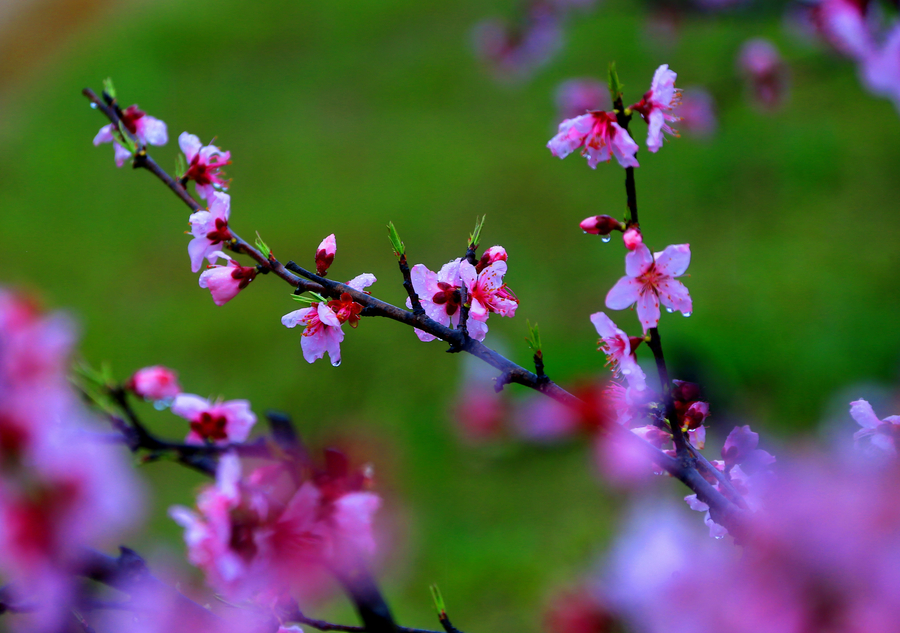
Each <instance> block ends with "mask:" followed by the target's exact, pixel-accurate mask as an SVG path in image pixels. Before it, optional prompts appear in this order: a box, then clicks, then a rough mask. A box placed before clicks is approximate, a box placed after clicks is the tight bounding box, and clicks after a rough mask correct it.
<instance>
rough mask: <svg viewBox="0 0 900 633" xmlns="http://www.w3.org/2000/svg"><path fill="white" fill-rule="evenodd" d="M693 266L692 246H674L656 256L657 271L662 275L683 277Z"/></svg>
mask: <svg viewBox="0 0 900 633" xmlns="http://www.w3.org/2000/svg"><path fill="white" fill-rule="evenodd" d="M690 264H691V245H690V244H673V245H671V246H667V247H666V249H665V250H664V251H663V252H662V253H657V254H656V270H658V271H659V274H661V275H668V276H669V277H681V276H682V275H683V274H684V273H685V271H686V270H687V269H688V266H690Z"/></svg>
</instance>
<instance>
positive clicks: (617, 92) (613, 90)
mask: <svg viewBox="0 0 900 633" xmlns="http://www.w3.org/2000/svg"><path fill="white" fill-rule="evenodd" d="M623 90H625V85H624V84H623V83H622V82H621V81H619V73H618V72H616V62H609V96H610V97H612V101H613V103H615V102H616V101H617V100H618V99H621V98H622V94H623V93H622V91H623Z"/></svg>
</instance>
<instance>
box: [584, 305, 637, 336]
mask: <svg viewBox="0 0 900 633" xmlns="http://www.w3.org/2000/svg"><path fill="white" fill-rule="evenodd" d="M629 305H630V304H629ZM591 323H593V324H594V328H595V329H596V330H597V334H598V335H599V336H600V338H613V337H614V336H617V335H618V334H619V333H620V332H621V333H622V334H625V333H624V332H622V330H620V329H619V328H618V327H616V324H615V323H613V322H612V319H610V318H609V317H608V316H606V314H604V313H603V312H594V314H592V315H591ZM626 338H627V337H626Z"/></svg>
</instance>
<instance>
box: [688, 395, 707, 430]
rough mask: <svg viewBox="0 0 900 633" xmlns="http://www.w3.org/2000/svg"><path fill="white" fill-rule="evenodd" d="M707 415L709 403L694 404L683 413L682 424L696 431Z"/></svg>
mask: <svg viewBox="0 0 900 633" xmlns="http://www.w3.org/2000/svg"><path fill="white" fill-rule="evenodd" d="M708 415H709V403H707V402H700V401H697V402H694V403H693V404H692V405H691V406H690V407H688V410H687V411H685V412H684V417H683V418H682V424H683V425H684V426H685V427H687V428H688V429H696V428H698V427H699V426H700V425H701V424H703V421H704V420H705V419H706V417H707V416H708Z"/></svg>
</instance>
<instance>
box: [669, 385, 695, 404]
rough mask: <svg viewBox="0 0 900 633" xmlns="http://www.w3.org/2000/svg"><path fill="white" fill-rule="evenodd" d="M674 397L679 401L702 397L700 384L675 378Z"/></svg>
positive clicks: (689, 400) (690, 400)
mask: <svg viewBox="0 0 900 633" xmlns="http://www.w3.org/2000/svg"><path fill="white" fill-rule="evenodd" d="M672 384H673V385H674V386H673V387H672V398H673V399H674V400H675V401H677V402H693V401H694V400H699V399H700V386H699V385H696V384H694V383H692V382H687V381H684V380H673V381H672Z"/></svg>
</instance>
